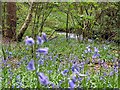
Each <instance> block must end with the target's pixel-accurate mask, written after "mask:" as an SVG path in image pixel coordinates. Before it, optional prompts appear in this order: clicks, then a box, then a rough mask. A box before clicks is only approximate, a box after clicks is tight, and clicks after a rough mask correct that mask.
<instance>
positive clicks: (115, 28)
mask: <svg viewBox="0 0 120 90" xmlns="http://www.w3.org/2000/svg"><path fill="white" fill-rule="evenodd" d="M119 15H120V2H80V3H71V2H66V3H54V2H51V3H45V2H37V3H35V2H33V3H30V2H29V3H27V2H24V3H20V2H2V36H3V38H7V40H8V39H9V40H14V41H21V40H22V38H23V37H24V35H28V36H32V37H33V38H35V37H36V35H40V34H41V33H42V32H45V33H47V34H48V36H49V38H54V36H55V32H57V31H59V32H65V33H66V40H67V41H68V40H69V33H74V34H76V35H77V38H78V41H79V40H80V39H79V38H80V36H81V35H82V37H83V40H87V39H93V40H98V41H105V40H107V41H112V42H116V43H119V42H120V40H119V33H120V17H119Z"/></svg>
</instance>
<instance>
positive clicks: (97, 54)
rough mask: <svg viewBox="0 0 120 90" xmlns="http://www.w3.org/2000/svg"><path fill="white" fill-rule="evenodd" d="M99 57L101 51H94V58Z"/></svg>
mask: <svg viewBox="0 0 120 90" xmlns="http://www.w3.org/2000/svg"><path fill="white" fill-rule="evenodd" d="M97 57H100V54H99V53H94V54H93V56H92V58H97Z"/></svg>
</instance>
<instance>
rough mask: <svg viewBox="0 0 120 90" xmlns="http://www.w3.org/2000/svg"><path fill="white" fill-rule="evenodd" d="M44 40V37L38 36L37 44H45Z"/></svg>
mask: <svg viewBox="0 0 120 90" xmlns="http://www.w3.org/2000/svg"><path fill="white" fill-rule="evenodd" d="M43 42H44V41H43V40H42V38H41V37H40V36H37V44H39V45H41V44H43Z"/></svg>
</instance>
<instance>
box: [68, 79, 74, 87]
mask: <svg viewBox="0 0 120 90" xmlns="http://www.w3.org/2000/svg"><path fill="white" fill-rule="evenodd" d="M68 83H69V87H70V88H75V83H74V82H73V81H72V80H69V82H68Z"/></svg>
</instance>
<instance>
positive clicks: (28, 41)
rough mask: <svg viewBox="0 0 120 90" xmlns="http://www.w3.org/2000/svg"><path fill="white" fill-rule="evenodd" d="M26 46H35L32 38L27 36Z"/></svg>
mask: <svg viewBox="0 0 120 90" xmlns="http://www.w3.org/2000/svg"><path fill="white" fill-rule="evenodd" d="M25 44H26V45H29V46H31V45H33V44H34V40H33V38H31V37H30V38H29V37H28V36H26V38H25Z"/></svg>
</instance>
